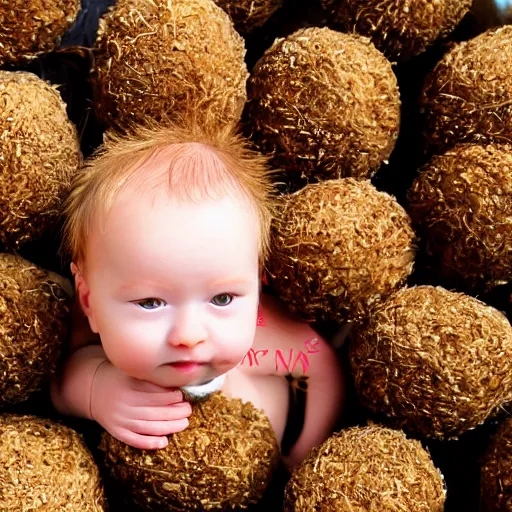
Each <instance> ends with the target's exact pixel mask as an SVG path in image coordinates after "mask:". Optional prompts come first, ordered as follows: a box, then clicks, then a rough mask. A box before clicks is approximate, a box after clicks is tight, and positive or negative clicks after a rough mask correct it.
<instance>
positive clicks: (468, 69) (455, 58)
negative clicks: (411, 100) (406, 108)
mask: <svg viewBox="0 0 512 512" xmlns="http://www.w3.org/2000/svg"><path fill="white" fill-rule="evenodd" d="M511 98H512V26H510V25H509V26H504V27H502V28H499V29H495V30H489V31H487V32H485V33H483V34H481V35H479V36H477V37H475V38H474V39H471V40H470V41H465V42H462V43H460V44H458V45H456V46H455V47H454V48H452V50H450V51H449V52H448V53H446V54H445V55H444V57H443V58H442V59H441V61H440V62H439V63H438V64H437V65H436V67H435V68H434V69H433V71H432V72H431V73H430V74H429V75H428V76H427V78H426V80H425V86H424V89H423V94H422V97H421V108H422V111H423V114H424V118H425V128H424V130H425V145H426V149H427V151H428V152H429V153H435V154H440V153H442V152H444V151H445V150H447V149H450V148H451V147H453V146H454V145H455V144H457V143H460V142H474V143H479V144H487V143H489V142H497V143H509V144H512V101H511Z"/></svg>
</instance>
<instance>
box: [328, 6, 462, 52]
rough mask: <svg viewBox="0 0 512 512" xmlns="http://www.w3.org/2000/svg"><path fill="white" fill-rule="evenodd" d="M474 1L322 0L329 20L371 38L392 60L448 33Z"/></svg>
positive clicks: (422, 48)
mask: <svg viewBox="0 0 512 512" xmlns="http://www.w3.org/2000/svg"><path fill="white" fill-rule="evenodd" d="M471 4H472V0H414V1H413V2H411V1H410V0H322V5H323V7H324V8H325V9H326V10H327V11H328V12H329V14H330V15H331V17H330V18H329V21H330V22H331V23H333V22H334V23H335V24H341V26H342V28H343V29H344V30H345V31H347V32H356V33H358V34H361V35H363V36H368V37H371V39H372V42H373V43H375V46H376V47H377V48H379V50H381V51H382V52H383V53H384V55H386V56H387V57H389V58H390V59H391V60H407V59H410V58H411V57H414V56H415V55H418V54H420V53H422V52H424V51H425V50H426V49H427V48H428V47H429V46H430V45H431V44H432V43H434V42H435V41H436V40H438V39H441V38H444V37H446V36H448V35H449V34H450V33H451V32H452V31H453V30H454V28H455V27H456V26H457V25H458V24H459V22H460V21H461V20H462V18H463V16H464V15H465V14H466V13H467V12H468V11H469V9H470V7H471Z"/></svg>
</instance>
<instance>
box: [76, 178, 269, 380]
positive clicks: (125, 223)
mask: <svg viewBox="0 0 512 512" xmlns="http://www.w3.org/2000/svg"><path fill="white" fill-rule="evenodd" d="M164 188H165V187H164ZM258 288H259V283H258V223H257V220H256V218H255V216H254V214H253V213H252V212H251V210H250V209H249V207H248V206H247V205H245V204H244V203H243V201H242V200H237V199H233V198H230V197H229V196H224V197H223V198H221V199H207V200H202V201H197V202H188V201H187V202H184V201H181V202H180V201H177V200H175V199H172V198H169V197H168V194H167V192H166V191H164V192H158V193H157V194H156V195H151V197H149V196H145V195H140V194H138V193H137V191H136V190H131V191H130V190H126V191H123V192H122V194H120V196H119V197H118V199H117V200H116V203H115V204H114V206H113V208H112V210H111V212H110V213H109V216H108V217H107V220H106V224H105V227H104V230H103V231H102V232H101V231H100V229H99V227H98V229H96V230H95V232H94V233H93V234H92V236H91V239H90V242H89V245H88V249H87V272H86V274H85V276H84V280H83V283H82V285H81V287H79V294H80V298H81V302H82V305H83V307H84V309H85V312H86V314H87V316H88V318H89V322H90V325H91V328H92V329H93V331H95V332H98V333H99V334H100V337H101V341H102V345H103V348H104V350H105V353H106V354H107V357H108V358H109V360H110V361H111V362H112V364H113V365H114V366H116V367H118V368H119V369H121V370H123V371H124V372H125V373H126V374H128V375H130V376H132V377H135V378H138V379H141V380H146V381H149V382H152V383H154V384H157V385H160V386H165V387H180V386H184V385H193V384H201V383H203V382H206V381H208V380H210V379H212V378H214V377H216V376H218V375H220V374H223V373H225V372H227V371H228V370H230V369H232V368H233V367H235V366H236V365H237V364H238V363H239V362H240V361H241V359H242V358H243V357H244V355H245V354H246V353H247V351H248V350H249V348H250V347H251V346H252V343H253V339H254V334H255V327H256V320H257V307H258V291H259V289H258Z"/></svg>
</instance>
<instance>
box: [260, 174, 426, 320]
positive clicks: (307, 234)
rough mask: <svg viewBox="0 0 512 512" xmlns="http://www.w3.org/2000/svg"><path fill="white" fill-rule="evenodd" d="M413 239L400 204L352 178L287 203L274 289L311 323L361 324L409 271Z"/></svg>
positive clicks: (276, 240) (275, 244)
mask: <svg viewBox="0 0 512 512" xmlns="http://www.w3.org/2000/svg"><path fill="white" fill-rule="evenodd" d="M415 249H416V247H415V235H414V232H413V230H412V228H411V221H410V219H409V216H408V215H407V213H406V212H405V210H404V209H403V208H402V207H401V206H400V205H399V204H398V202H397V201H396V199H395V198H393V197H392V196H390V195H388V194H386V193H384V192H379V191H378V190H377V189H376V188H375V187H374V186H373V185H372V184H371V183H370V182H369V181H366V180H363V181H357V180H355V179H352V178H344V179H341V180H328V181H325V182H323V183H315V184H311V185H308V186H306V187H305V188H303V189H302V190H299V191H298V192H295V193H294V194H291V195H289V196H284V197H283V202H282V205H281V209H280V211H279V212H278V215H277V218H276V219H275V221H274V224H273V232H272V245H271V255H270V258H269V262H268V270H269V277H270V284H271V286H272V287H273V288H274V289H275V291H276V292H277V294H278V296H279V297H280V299H281V300H282V301H283V303H284V304H285V305H286V306H287V308H288V309H289V310H290V311H291V312H292V313H295V314H296V315H298V316H300V317H302V318H303V319H304V320H307V321H315V320H317V321H321V320H332V321H337V322H344V321H347V320H353V321H354V320H355V321H357V320H359V319H360V318H361V317H363V316H364V315H365V313H366V310H367V308H368V306H369V305H370V304H372V303H373V302H375V301H378V300H380V299H381V298H382V297H385V296H386V295H388V294H389V293H391V292H393V291H394V290H395V289H396V288H398V287H399V286H401V285H403V284H404V282H405V280H406V279H407V277H408V276H409V274H410V273H411V272H412V268H413V264H414V255H415Z"/></svg>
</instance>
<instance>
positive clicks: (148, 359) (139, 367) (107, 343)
mask: <svg viewBox="0 0 512 512" xmlns="http://www.w3.org/2000/svg"><path fill="white" fill-rule="evenodd" d="M102 344H103V349H104V350H105V353H106V355H107V357H108V358H109V360H110V362H111V363H112V364H113V365H114V366H115V367H116V368H119V369H120V370H122V371H124V372H125V373H127V374H128V375H131V376H132V377H138V376H140V375H141V374H143V373H145V371H146V370H147V369H148V368H150V367H152V364H151V363H152V360H153V354H152V351H151V348H150V347H149V346H148V344H147V343H144V340H141V339H133V338H132V337H129V336H127V335H123V333H122V332H118V333H116V335H113V336H104V337H102Z"/></svg>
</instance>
